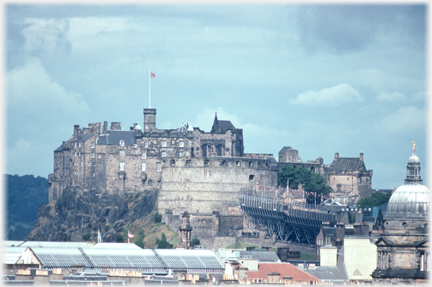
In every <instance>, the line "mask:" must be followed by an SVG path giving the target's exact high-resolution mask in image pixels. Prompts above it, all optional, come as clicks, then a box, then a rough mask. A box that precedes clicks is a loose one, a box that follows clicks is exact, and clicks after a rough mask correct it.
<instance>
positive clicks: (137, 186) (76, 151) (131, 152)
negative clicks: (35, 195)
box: [48, 109, 244, 201]
mask: <svg viewBox="0 0 432 287" xmlns="http://www.w3.org/2000/svg"><path fill="white" fill-rule="evenodd" d="M243 155H244V154H243V131H242V129H236V128H235V127H234V126H233V125H232V124H231V122H229V121H219V120H218V118H217V115H216V116H215V121H214V124H213V128H212V131H211V132H209V133H206V132H204V131H202V130H200V129H199V128H194V129H193V130H190V129H189V128H188V126H185V125H182V126H181V127H180V128H178V129H172V130H167V129H157V128H156V109H144V131H143V130H142V128H141V126H140V125H139V124H138V123H136V124H134V125H133V127H131V128H130V130H121V125H120V123H118V122H113V123H111V127H110V129H108V125H107V122H104V124H103V126H101V123H91V124H89V126H88V127H87V128H83V129H80V128H79V126H78V125H75V126H74V133H73V135H72V137H71V138H70V139H69V140H67V141H64V142H63V143H62V145H61V146H60V147H59V148H57V149H56V150H55V151H54V172H53V173H52V174H50V175H49V176H48V180H49V182H50V188H49V201H51V200H54V199H57V198H58V197H59V196H60V195H61V194H62V192H63V190H64V189H65V188H66V187H68V186H80V187H81V188H82V189H83V190H85V191H90V190H92V191H94V192H96V193H103V192H108V193H123V192H142V191H144V190H145V189H152V188H156V189H160V188H161V179H162V176H161V172H162V165H163V164H164V163H165V162H167V161H166V160H165V158H195V157H198V158H203V157H205V158H211V157H225V158H230V157H242V156H243Z"/></svg>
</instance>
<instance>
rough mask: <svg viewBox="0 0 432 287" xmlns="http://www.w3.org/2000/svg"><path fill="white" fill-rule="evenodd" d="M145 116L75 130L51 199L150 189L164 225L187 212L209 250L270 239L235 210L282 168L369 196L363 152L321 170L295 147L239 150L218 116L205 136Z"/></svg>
mask: <svg viewBox="0 0 432 287" xmlns="http://www.w3.org/2000/svg"><path fill="white" fill-rule="evenodd" d="M143 114H144V123H143V128H142V127H141V126H140V125H139V123H134V124H133V125H132V126H131V127H130V128H129V130H122V128H121V124H120V123H119V122H112V123H111V125H110V127H109V128H108V123H107V122H106V121H105V122H103V124H102V123H100V122H98V123H90V124H89V125H88V127H84V128H80V127H79V125H75V126H74V129H73V134H72V136H71V137H70V138H69V139H68V140H66V141H64V142H63V143H62V144H61V146H60V147H58V148H57V149H56V150H55V151H54V172H53V173H51V174H50V175H49V176H48V180H49V183H50V187H49V201H53V200H56V199H58V198H59V197H60V196H61V195H62V193H63V191H64V190H65V189H66V188H67V187H77V188H76V189H77V190H81V191H83V192H94V193H95V194H102V193H108V194H124V193H143V192H145V191H146V190H156V191H159V195H158V203H157V210H158V212H159V213H161V214H163V215H164V221H165V222H166V223H167V224H168V225H170V226H171V228H173V229H174V230H178V227H179V224H180V219H179V216H180V215H181V214H183V213H184V212H185V211H187V212H188V213H189V214H190V215H191V218H190V224H191V226H192V228H193V231H192V237H194V236H197V237H199V238H200V239H201V238H203V239H204V240H202V241H201V242H204V243H203V245H204V246H207V247H211V246H215V245H220V244H225V243H228V242H234V243H235V242H242V241H243V240H252V241H253V240H255V241H257V242H258V241H259V242H262V243H264V242H267V243H270V242H271V240H272V239H271V238H266V239H264V238H258V237H257V238H255V237H256V236H255V235H253V236H252V235H250V234H249V233H248V230H247V224H245V223H244V220H245V219H244V217H242V215H241V214H239V213H238V211H237V212H235V211H234V209H233V208H236V207H237V205H238V193H239V191H240V190H241V189H242V187H243V186H245V185H255V184H258V185H260V186H265V187H271V188H273V187H274V186H276V185H277V183H278V173H279V171H280V170H281V169H282V168H283V167H284V166H286V165H291V166H293V167H295V168H296V167H305V168H307V169H308V170H310V171H312V172H314V173H319V174H321V175H322V176H323V177H324V178H325V179H326V180H327V183H328V185H330V186H331V187H332V188H333V190H334V191H335V193H337V194H338V195H341V196H352V195H354V196H355V197H356V199H358V198H359V197H366V196H368V195H370V190H371V178H372V171H371V170H366V168H365V166H364V162H363V154H362V153H361V155H360V158H353V159H349V160H341V158H335V160H334V161H333V163H332V164H330V165H324V160H323V159H322V158H321V157H318V158H317V159H316V160H314V161H307V162H303V161H302V160H301V158H300V156H299V155H298V151H297V150H295V149H293V148H291V147H284V148H282V150H281V151H280V152H279V162H278V161H276V160H275V158H274V157H273V155H272V154H252V153H244V145H243V130H242V129H238V128H236V127H234V125H233V124H232V123H231V122H230V121H224V120H219V119H218V117H217V114H216V115H215V117H214V122H213V126H212V129H211V131H210V132H204V131H203V130H201V129H199V128H198V127H194V128H193V129H192V128H191V127H189V125H188V124H186V125H185V124H182V125H181V126H180V127H179V128H177V129H157V127H156V109H144V110H143ZM341 163H342V164H341ZM343 163H349V164H343ZM78 187H79V188H78ZM215 212H216V213H215ZM224 216H237V217H230V218H225V217H224ZM241 221H243V227H240V226H239V222H241ZM220 226H223V229H220ZM226 228H228V229H226ZM222 231H223V232H222ZM216 237H217V238H218V239H215V238H216ZM273 243H274V242H273ZM274 244H275V243H274ZM228 245H229V244H228ZM220 247H225V246H220Z"/></svg>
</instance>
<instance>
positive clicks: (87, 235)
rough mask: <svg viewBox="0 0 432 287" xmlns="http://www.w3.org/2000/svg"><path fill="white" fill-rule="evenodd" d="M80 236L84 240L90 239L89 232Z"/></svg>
mask: <svg viewBox="0 0 432 287" xmlns="http://www.w3.org/2000/svg"><path fill="white" fill-rule="evenodd" d="M82 238H83V240H84V241H88V240H89V239H90V232H87V233H84V234H83V235H82Z"/></svg>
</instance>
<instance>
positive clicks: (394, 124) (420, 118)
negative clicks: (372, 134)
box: [376, 106, 426, 134]
mask: <svg viewBox="0 0 432 287" xmlns="http://www.w3.org/2000/svg"><path fill="white" fill-rule="evenodd" d="M425 122H426V109H419V108H417V107H413V106H409V107H401V108H399V109H398V110H397V111H395V112H394V113H391V114H387V115H385V116H384V117H383V118H382V119H381V120H380V121H378V123H377V124H376V128H377V129H378V131H379V132H382V133H385V134H397V133H400V132H411V133H415V132H418V131H421V130H423V129H424V128H425Z"/></svg>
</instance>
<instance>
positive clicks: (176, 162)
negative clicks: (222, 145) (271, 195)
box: [162, 157, 277, 170]
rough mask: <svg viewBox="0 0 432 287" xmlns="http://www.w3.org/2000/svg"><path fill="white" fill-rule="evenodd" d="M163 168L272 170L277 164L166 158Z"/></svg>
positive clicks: (264, 160) (261, 160)
mask: <svg viewBox="0 0 432 287" xmlns="http://www.w3.org/2000/svg"><path fill="white" fill-rule="evenodd" d="M162 167H163V168H167V167H169V168H205V167H212V168H235V169H260V170H272V169H274V168H277V162H276V161H274V159H273V161H272V160H270V159H268V158H251V157H248V158H244V157H211V158H184V157H181V158H180V157H167V158H164V159H163V160H162Z"/></svg>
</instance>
